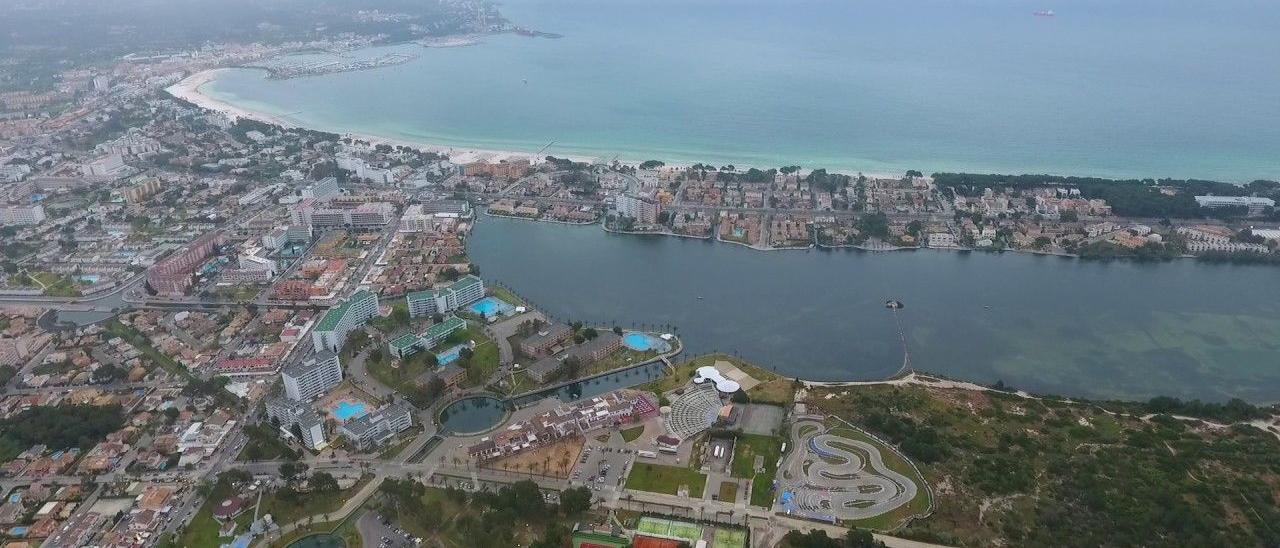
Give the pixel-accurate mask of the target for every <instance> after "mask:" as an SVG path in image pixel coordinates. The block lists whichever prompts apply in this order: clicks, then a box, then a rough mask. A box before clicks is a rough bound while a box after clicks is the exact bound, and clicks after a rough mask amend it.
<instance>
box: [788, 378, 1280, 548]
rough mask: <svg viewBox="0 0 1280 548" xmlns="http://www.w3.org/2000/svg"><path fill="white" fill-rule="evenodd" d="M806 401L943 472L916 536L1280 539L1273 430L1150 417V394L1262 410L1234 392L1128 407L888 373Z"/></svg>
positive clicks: (1035, 540) (1043, 540)
mask: <svg viewBox="0 0 1280 548" xmlns="http://www.w3.org/2000/svg"><path fill="white" fill-rule="evenodd" d="M845 392H847V395H842V394H844V393H845ZM828 394H831V395H832V398H831V399H827V398H826V396H827V395H828ZM809 402H810V405H811V406H814V407H816V408H818V409H821V410H822V411H824V412H827V413H830V414H835V415H837V416H840V417H844V418H847V419H848V420H850V421H851V422H853V423H854V424H856V425H859V426H860V427H863V428H867V429H868V430H870V431H873V432H875V433H877V434H879V435H881V436H884V437H885V438H886V439H887V440H889V441H891V442H893V443H897V444H900V446H901V447H902V449H903V451H904V452H905V453H906V454H907V455H908V456H911V457H913V458H915V459H917V462H918V463H919V464H920V465H921V470H922V472H924V474H925V476H926V479H928V480H929V481H930V483H931V484H932V485H940V484H945V485H946V486H947V487H946V489H945V490H941V491H940V494H939V497H940V498H939V500H938V503H937V505H936V510H935V513H934V514H933V516H932V517H930V518H929V519H926V520H923V521H917V522H914V523H912V524H911V525H910V526H909V527H908V528H907V529H905V530H903V534H905V535H906V536H909V537H912V538H917V539H921V540H929V541H934V542H940V543H945V544H956V545H975V546H976V545H983V546H986V545H994V544H1005V545H1014V546H1101V545H1106V546H1145V545H1150V544H1151V543H1152V542H1153V539H1159V544H1162V545H1166V546H1258V545H1271V544H1275V543H1277V542H1280V531H1277V530H1275V529H1274V528H1273V526H1272V525H1271V524H1272V523H1275V522H1276V520H1277V519H1280V507H1277V505H1276V504H1275V503H1274V493H1273V490H1272V487H1271V481H1272V480H1273V479H1274V475H1275V473H1276V470H1280V441H1278V440H1277V439H1276V437H1275V435H1274V434H1271V433H1268V432H1264V431H1262V430H1259V429H1256V428H1254V427H1252V426H1248V425H1244V424H1236V425H1234V426H1231V427H1228V428H1220V427H1204V426H1202V425H1198V424H1197V423H1195V422H1194V421H1191V422H1187V421H1182V420H1177V419H1174V418H1171V417H1169V416H1168V415H1155V416H1154V417H1152V418H1150V419H1144V418H1143V415H1145V414H1146V410H1147V409H1148V408H1167V409H1171V410H1180V409H1186V410H1189V411H1198V412H1201V413H1204V414H1212V415H1218V416H1222V417H1250V416H1252V415H1253V413H1254V412H1253V411H1250V410H1248V409H1247V408H1244V407H1242V406H1240V405H1238V404H1237V405H1234V406H1230V409H1231V410H1228V407H1229V406H1226V405H1224V406H1221V407H1204V406H1203V405H1204V404H1200V405H1198V406H1197V405H1193V404H1186V403H1182V402H1177V403H1175V400H1165V399H1159V400H1157V401H1155V403H1154V405H1153V404H1152V403H1148V404H1130V405H1129V406H1128V407H1132V408H1133V409H1134V410H1135V411H1138V413H1133V414H1126V413H1117V412H1115V411H1113V410H1109V409H1104V408H1103V405H1101V404H1093V403H1088V402H1074V403H1069V402H1064V401H1057V400H1051V399H1041V400H1034V399H1024V398H1020V397H1018V396H1016V395H1013V394H1007V393H1003V392H979V391H968V390H951V389H931V388H925V387H913V386H908V387H895V386H883V385H882V386H866V387H857V388H851V387H845V388H840V389H837V390H826V389H819V390H815V391H813V392H812V393H811V397H810V400H809ZM1106 405H1107V406H1108V407H1112V408H1123V407H1125V406H1124V405H1114V404H1106ZM1149 406H1151V407H1149ZM842 435H843V434H842ZM886 457H888V455H886ZM886 462H888V459H886Z"/></svg>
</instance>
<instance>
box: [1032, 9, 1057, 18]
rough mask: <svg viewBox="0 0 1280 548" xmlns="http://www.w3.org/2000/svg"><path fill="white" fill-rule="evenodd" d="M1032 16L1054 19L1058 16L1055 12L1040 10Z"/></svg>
mask: <svg viewBox="0 0 1280 548" xmlns="http://www.w3.org/2000/svg"><path fill="white" fill-rule="evenodd" d="M1032 15H1034V16H1036V17H1053V16H1054V15H1057V14H1056V13H1053V10H1040V11H1037V12H1035V13H1032Z"/></svg>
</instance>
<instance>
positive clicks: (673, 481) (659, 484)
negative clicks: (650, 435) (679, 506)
mask: <svg viewBox="0 0 1280 548" xmlns="http://www.w3.org/2000/svg"><path fill="white" fill-rule="evenodd" d="M681 485H687V486H688V487H689V495H690V496H692V497H701V496H702V491H703V489H704V488H706V486H707V476H706V475H705V474H702V473H700V472H696V471H694V470H690V469H688V468H683V467H677V466H664V465H661V464H651V463H647V462H637V463H636V464H635V466H634V467H633V468H632V469H631V474H630V475H628V476H627V483H626V488H627V489H635V490H637V491H648V492H650V493H666V494H668V495H675V494H677V493H678V491H679V489H680V486H681Z"/></svg>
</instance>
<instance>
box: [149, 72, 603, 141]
mask: <svg viewBox="0 0 1280 548" xmlns="http://www.w3.org/2000/svg"><path fill="white" fill-rule="evenodd" d="M226 70H229V69H213V70H206V71H203V72H198V73H195V74H192V75H191V76H188V77H186V78H184V79H183V80H182V81H181V82H178V83H176V84H174V85H172V86H169V87H168V88H165V91H166V92H168V93H169V94H170V95H172V96H174V97H177V98H179V99H182V100H184V101H187V102H189V103H191V104H194V105H196V106H198V107H200V108H202V109H205V110H210V111H214V112H219V113H221V114H223V115H224V116H227V117H228V118H231V119H233V120H234V119H238V118H244V119H246V120H255V121H258V122H263V123H266V124H275V125H278V126H280V127H285V128H298V129H315V128H309V127H307V126H305V125H303V124H299V123H297V122H295V121H293V120H290V119H288V118H285V117H283V116H276V115H274V114H268V113H265V112H257V111H253V110H249V109H245V108H241V107H238V106H236V105H233V104H231V103H228V102H226V101H220V100H218V99H215V98H213V97H210V96H209V95H207V94H205V93H204V92H202V91H201V88H202V87H204V86H205V85H206V84H208V83H209V82H212V81H214V80H217V79H218V75H219V74H220V73H221V72H223V71H226ZM319 131H324V130H319ZM340 134H341V135H342V136H343V137H350V138H352V139H358V140H362V141H367V142H369V143H372V144H374V145H380V144H386V145H391V146H406V147H410V148H415V149H418V150H422V151H425V152H434V153H436V154H440V155H442V156H446V157H448V158H449V161H451V162H453V163H455V164H466V163H470V162H478V161H481V160H484V161H487V162H501V161H504V160H516V159H525V160H529V161H530V162H531V163H535V164H537V163H542V162H544V161H546V160H545V156H538V155H536V154H533V153H528V152H515V151H510V150H489V149H482V148H467V147H456V146H451V145H445V144H438V143H426V142H422V141H414V140H408V139H395V138H390V137H383V136H379V135H370V134H367V133H351V132H342V133H340ZM554 156H556V157H557V158H568V159H570V160H573V161H575V162H588V163H591V162H595V161H597V160H598V158H595V157H589V156H577V155H568V154H554Z"/></svg>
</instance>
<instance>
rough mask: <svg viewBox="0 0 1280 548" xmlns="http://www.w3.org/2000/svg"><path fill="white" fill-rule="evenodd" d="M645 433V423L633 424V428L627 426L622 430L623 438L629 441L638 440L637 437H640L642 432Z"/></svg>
mask: <svg viewBox="0 0 1280 548" xmlns="http://www.w3.org/2000/svg"><path fill="white" fill-rule="evenodd" d="M643 433H644V425H643V424H642V425H640V426H633V427H631V428H627V429H625V430H623V431H622V440H623V441H625V442H627V443H631V442H633V441H636V439H638V438H639V437H640V434H643Z"/></svg>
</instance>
